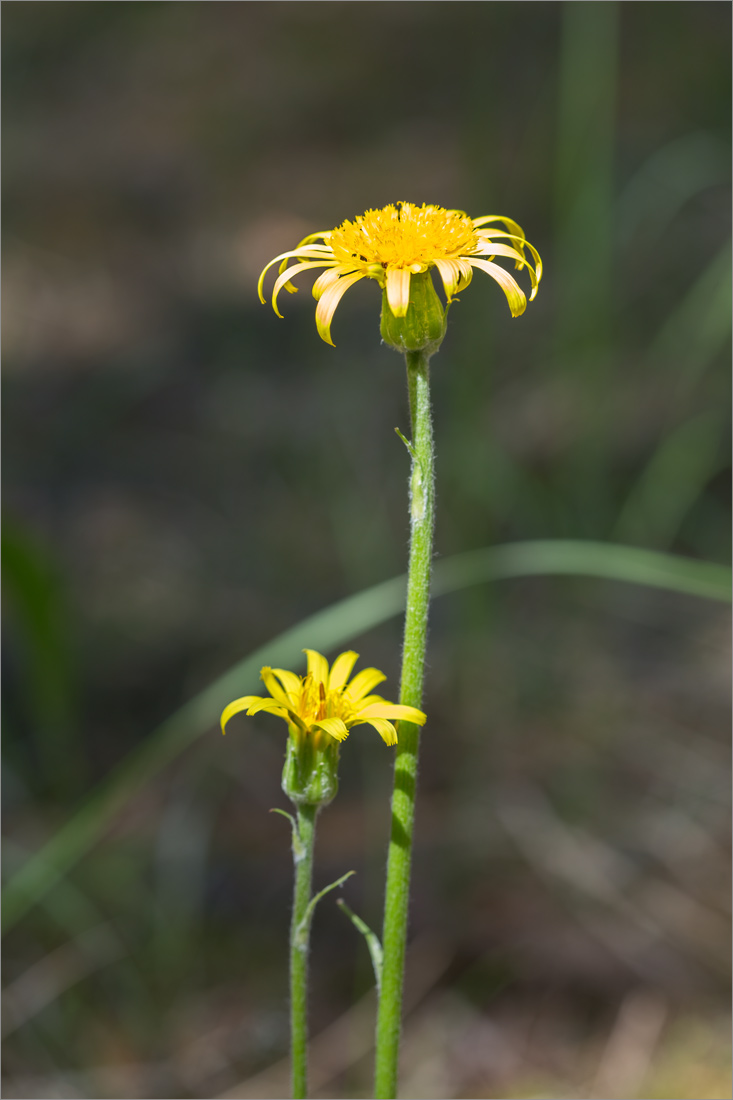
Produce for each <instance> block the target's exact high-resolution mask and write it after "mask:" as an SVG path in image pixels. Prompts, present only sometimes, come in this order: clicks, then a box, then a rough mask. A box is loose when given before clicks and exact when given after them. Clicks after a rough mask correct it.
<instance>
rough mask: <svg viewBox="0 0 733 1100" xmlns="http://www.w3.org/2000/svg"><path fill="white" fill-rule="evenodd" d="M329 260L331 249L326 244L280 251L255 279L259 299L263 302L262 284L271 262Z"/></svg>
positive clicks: (331, 253)
mask: <svg viewBox="0 0 733 1100" xmlns="http://www.w3.org/2000/svg"><path fill="white" fill-rule="evenodd" d="M288 259H294V260H302V259H306V260H321V259H322V260H331V259H333V251H332V250H331V249H330V248H328V247H327V246H326V245H310V246H309V247H308V248H295V249H291V250H290V251H289V252H281V253H280V255H279V256H276V257H275V259H274V260H270V262H269V264H266V265H265V266H264V267H263V269H262V274H261V275H260V277H259V279H258V280H257V293H258V294H259V296H260V301H261V302H262V303H263V304H264V301H265V296H264V294H263V293H262V284H263V283H264V281H265V275H266V274H267V272H268V271H269V270H270V268H271V267H272V265H273V264H276V263H279V262H280V261H281V260H288Z"/></svg>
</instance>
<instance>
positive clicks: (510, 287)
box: [469, 257, 527, 317]
mask: <svg viewBox="0 0 733 1100" xmlns="http://www.w3.org/2000/svg"><path fill="white" fill-rule="evenodd" d="M469 263H470V264H471V266H472V267H480V268H481V270H482V271H485V272H486V274H487V275H490V276H491V278H492V279H496V281H497V283H498V284H499V286H500V287H501V289H502V290H503V291H504V293H505V294H506V298H507V302H508V303H509V309H510V310H511V312H512V317H519V315H520V314H521V313H524V311H525V309H526V308H527V299H526V297H525V295H524V291H523V290H522V288H521V287H520V286H519V284H518V283H517V281H516V279H514V278H513V277H512V276H511V275H510V274H509V272H508V271H505V270H504V268H503V267H499V265H498V264H492V263H491V261H490V260H479V259H474V258H473V257H471V258H470V259H469Z"/></svg>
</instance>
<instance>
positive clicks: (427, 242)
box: [328, 202, 479, 272]
mask: <svg viewBox="0 0 733 1100" xmlns="http://www.w3.org/2000/svg"><path fill="white" fill-rule="evenodd" d="M328 243H329V244H330V246H331V248H332V250H333V254H334V256H335V257H336V259H337V260H339V261H340V262H341V263H348V262H349V261H353V262H354V263H357V264H365V265H367V266H369V265H371V264H381V265H382V267H383V268H385V270H386V269H387V267H409V268H411V269H413V270H415V272H417V271H424V270H426V269H427V267H428V266H429V265H430V264H433V263H435V261H436V259H438V258H444V259H455V258H457V257H458V256H461V255H464V254H465V253H466V252H473V251H474V249H475V248H478V247H479V241H478V238H477V236H476V233H475V232H474V228H473V222H472V221H471V219H470V218H469V217H467V216H466V215H465V214H460V213H458V212H457V211H453V210H444V209H443V208H442V207H441V206H429V205H427V204H423V206H415V205H414V203H411V202H398V203H395V204H390V205H389V206H385V207H384V209H382V210H367V212H366V214H362V215H360V216H359V217H357V218H354V220H353V221H348V220H347V221H345V222H343V224H342V225H340V226H339V227H338V228H337V229H334V230H333V231H332V232H331V234H330V236H329V239H328Z"/></svg>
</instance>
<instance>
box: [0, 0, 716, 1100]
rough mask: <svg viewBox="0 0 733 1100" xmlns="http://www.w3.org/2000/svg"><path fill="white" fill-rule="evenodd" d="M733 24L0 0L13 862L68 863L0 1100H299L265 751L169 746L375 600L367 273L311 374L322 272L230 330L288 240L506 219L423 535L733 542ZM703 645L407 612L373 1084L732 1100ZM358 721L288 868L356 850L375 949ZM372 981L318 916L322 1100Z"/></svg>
mask: <svg viewBox="0 0 733 1100" xmlns="http://www.w3.org/2000/svg"><path fill="white" fill-rule="evenodd" d="M730 20H731V12H730V7H729V5H728V4H722V3H706V2H694V3H693V2H681V3H634V4H631V3H625V4H616V3H613V2H605V3H594V2H591V3H586V2H577V3H544V2H543V3H484V2H482V3H462V2H453V3H444V2H434V3H406V2H405V3H378V2H377V3H363V2H362V3H342V2H333V3H320V2H317V3H311V2H305V3H287V2H286V3H269V4H267V3H218V2H210V3H181V2H177V0H174V2H170V3H158V2H147V3H100V2H88V3H67V2H59V3H35V2H34V3H28V2H16V3H12V4H6V5H5V9H4V20H3V24H4V25H3V30H4V35H3V61H4V83H3V88H4V110H3V121H4V153H5V189H4V229H5V233H4V240H3V253H4V270H3V290H4V311H3V321H4V325H3V329H4V377H3V391H4V419H3V425H4V457H5V462H4V469H3V474H4V482H3V483H4V534H3V579H4V597H5V598H4V615H5V646H4V650H3V660H4V666H3V668H4V688H5V690H4V697H3V717H4V726H5V737H4V756H5V764H4V772H3V778H4V809H5V859H4V868H5V875H6V878H12V877H13V876H14V875H15V873H16V872H18V871H19V870H20V869H21V868H22V867H24V866H28V864H27V861H28V859H29V857H30V856H31V855H32V854H33V853H35V852H38V851H40V850H41V849H42V848H43V846H44V845H45V844H46V843H48V842H49V841H50V842H52V843H53V838H54V837H56V838H58V837H59V835H61V836H62V842H61V847H62V848H63V850H64V851H66V852H67V855H68V851H69V850H70V848H69V845H71V847H73V845H74V843H77V842H78V840H79V837H80V836H86V837H87V840H86V842H82V843H80V844H77V849H75V850H76V851H77V856H74V857H73V858H71V857H70V858H68V859H67V866H65V868H64V869H63V873H61V872H56V873H55V874H54V872H53V866H51V864H46V863H44V860H43V859H42V860H41V861H40V864H39V862H38V861H36V863H35V864H34V865H33V866H34V868H35V870H34V874H35V876H36V877H35V879H34V881H35V883H36V887H37V889H36V892H35V894H34V895H33V898H29V897H27V898H26V899H25V901H24V900H23V894H22V892H21V893H20V895H19V894H18V891H17V890H16V892H15V894H14V895H12V905H11V892H10V891H8V892H7V894H6V897H7V898H8V901H7V911H6V918H7V920H6V928H7V934H6V938H5V968H4V980H5V992H4V1013H3V1030H4V1034H5V1058H4V1072H5V1085H4V1090H5V1095H6V1096H13V1097H141V1098H142V1097H151V1098H152V1097H162V1098H165V1097H172V1096H175V1097H211V1096H225V1097H280V1096H284V1095H287V1088H288V1084H287V1061H286V1055H287V1042H288V1034H287V972H286V940H287V926H288V920H289V895H290V888H291V885H290V884H291V863H290V851H289V836H288V829H287V824H286V823H285V822H283V820H282V819H281V818H279V817H277V815H271V814H268V810H269V809H270V807H273V806H284V805H285V801H284V798H283V795H282V793H281V791H280V786H279V784H280V771H281V762H282V757H283V749H284V740H283V737H284V730H283V728H281V724H280V723H278V722H276V721H275V720H274V719H273V720H269V719H268V718H267V716H260V717H258V718H256V719H249V720H246V719H243V718H240V719H235V721H234V722H233V723H232V725H231V727H230V730H229V735H228V736H227V738H226V740H223V739H222V738H221V735H220V734H219V733H218V732H217V728H216V714H217V709H221V707H222V706H223V705H224V704H225V703H227V702H228V701H229V700H230V699H231V698H232V696H233V695H234V694H242V693H245V692H248V691H253V690H254V691H256V690H257V681H256V677H255V678H253V677H252V675H251V673H248V675H247V676H244V675H243V676H242V682H241V689H240V690H236V691H228V692H226V693H225V692H221V691H220V693H219V696H217V697H216V698H213V700H212V699H211V698H209V700H208V704H207V707H208V709H207V708H206V707H204V708H203V710H204V711H205V713H206V718H205V720H203V719H201V720H199V715H200V713H201V712H202V708H199V710H198V711H196V713H195V714H194V715H193V717H191V713H190V712H187V713H188V714H189V727H190V728H189V730H188V732H187V733H186V732H185V731H184V734H181V733H180V729H181V724H180V722H179V723H178V725H177V724H176V721H173V722H172V723H171V722H169V723H168V724H167V725H162V726H161V724H162V723H164V722H165V720H166V719H168V718H169V716H170V715H172V714H174V712H175V711H176V710H177V708H179V707H180V706H181V705H182V704H184V703H186V702H187V701H188V700H191V699H194V698H196V697H197V695H198V693H200V692H201V691H203V690H204V689H206V688H207V686H208V685H211V684H212V683H215V681H216V679H217V677H219V676H221V675H222V674H223V673H225V672H226V671H227V670H228V669H230V668H232V666H234V665H235V664H236V662H238V661H241V660H242V659H243V658H244V657H246V656H247V655H248V654H250V653H252V652H253V651H254V650H256V649H257V648H258V647H261V646H263V645H265V644H266V643H268V642H269V640H270V639H272V638H275V637H276V636H277V635H279V634H280V633H282V632H283V631H286V630H288V629H289V628H291V627H293V626H296V625H297V624H298V623H299V622H300V621H301V620H303V619H304V618H305V617H307V616H309V615H313V614H315V613H317V612H318V611H319V610H320V609H322V608H324V607H326V606H328V605H329V604H332V603H333V602H334V601H337V600H340V599H342V598H343V597H346V596H349V595H352V594H354V593H357V592H359V591H361V590H363V589H365V588H368V587H369V586H371V585H375V584H377V583H378V582H380V581H383V580H385V579H387V578H390V577H393V576H396V575H397V574H400V573H401V572H402V571H403V570H404V568H405V561H406V547H407V536H408V531H407V524H406V515H405V511H406V508H405V485H406V477H407V472H408V466H407V456H406V454H405V451H404V448H403V446H402V444H401V443H400V442H399V440H398V439H397V438H396V436H395V434H394V427H395V426H396V425H398V426H400V428H401V429H402V430H403V431H405V432H407V431H408V414H407V409H406V393H405V384H404V377H403V373H404V369H403V365H402V362H401V360H400V359H399V357H398V356H396V355H395V354H394V353H393V352H392V351H390V350H389V349H387V348H385V347H382V346H380V341H379V328H378V322H379V291H378V288H377V287H376V285H375V284H374V283H372V282H368V281H366V280H365V281H362V282H361V283H359V284H358V285H357V286H356V287H355V288H354V289H353V290H351V291H350V292H349V294H348V295H347V296H346V297H345V298H344V300H343V302H342V304H341V305H340V307H339V309H338V311H337V314H336V318H335V322H334V326H333V336H334V339H335V342H336V345H337V347H336V348H335V349H334V348H330V347H327V346H326V345H325V344H323V343H322V342H321V341H320V340H319V338H318V336H317V333H316V329H315V324H314V303H313V299H312V297H311V296H310V292H309V286H310V284H309V280H308V278H307V276H306V277H303V278H301V281H300V285H301V292H300V294H298V295H296V296H292V297H291V296H288V295H283V298H282V304H283V308H284V312H285V315H286V316H285V320H279V319H278V318H277V317H276V316H275V315H274V313H273V312H272V310H271V309H270V307H269V305H268V306H267V307H265V306H261V305H260V303H259V301H258V300H257V297H256V293H255V282H256V278H257V275H258V274H259V271H260V270H261V268H262V266H263V265H264V264H265V263H266V262H267V261H268V260H269V259H270V258H271V257H272V256H274V255H275V254H277V253H278V252H280V251H282V250H284V249H287V248H290V247H292V246H293V245H294V244H295V243H296V242H297V241H298V240H300V239H301V238H302V237H303V236H304V235H305V234H306V233H308V232H311V231H314V230H318V229H327V228H330V227H332V226H334V225H336V224H338V223H339V222H340V221H342V220H343V219H344V218H346V217H353V216H354V215H356V214H358V213H361V212H363V211H364V210H365V209H366V208H368V207H378V206H382V205H384V204H385V203H387V202H393V201H396V200H402V199H409V200H411V201H414V202H417V203H422V202H434V203H438V204H442V205H445V206H448V207H459V208H461V209H464V210H467V211H468V212H469V213H471V214H472V215H473V216H478V215H481V214H495V213H498V214H506V215H509V216H510V217H512V218H515V219H516V220H517V221H518V222H519V223H520V224H521V225H522V226H523V227H524V229H525V230H526V232H527V235H528V237H529V239H530V240H531V241H532V242H533V243H534V244H535V245H536V246H537V247H538V248H539V251H540V253H541V254H542V257H543V260H544V262H545V268H546V275H545V279H544V281H543V283H542V286H541V288H540V292H539V295H538V297H537V299H536V301H535V302H534V303H533V304H532V305H531V306H530V307H529V309H528V311H527V313H526V314H525V316H524V317H522V318H521V319H520V320H517V321H512V319H511V317H510V315H509V311H508V309H507V305H506V301H505V299H504V296H503V294H502V293H501V291H500V290H499V288H498V287H497V286H496V285H495V284H494V283H493V282H492V281H491V280H490V279H488V278H484V277H483V276H482V275H481V273H477V274H476V277H475V278H474V281H473V284H472V286H471V287H470V289H469V290H468V291H467V292H466V293H465V294H464V295H462V297H461V300H460V302H459V303H458V304H456V305H455V306H454V307H453V308H452V310H451V315H450V324H449V331H448V335H447V338H446V340H445V343H444V345H443V348H442V350H441V353H440V355H439V356H438V357H437V358H436V359H435V360H434V365H433V366H434V369H433V377H434V400H435V430H436V435H437V449H438V520H437V531H436V551H437V554H438V555H439V556H440V557H441V558H447V557H449V556H450V555H452V554H454V553H458V552H461V551H466V550H472V549H478V548H481V547H486V546H491V545H496V544H503V543H510V542H516V541H525V540H534V539H551V538H562V539H585V540H589V539H592V540H602V541H608V542H612V543H625V544H629V545H633V546H639V547H645V548H649V549H653V550H659V551H665V552H670V553H674V554H677V555H680V556H683V557H685V558H688V559H698V560H700V561H709V562H716V563H720V564H725V563H728V562H729V560H730V556H729V555H730V547H729V541H730V518H729V498H730V432H729V419H730V416H729V408H730V392H729V361H730V294H731V286H730V188H729V184H730V168H729V165H730V147H729V146H730V141H729V138H730V96H731V79H730V77H731V73H730ZM400 636H401V623H400V620H399V618H398V617H393V618H392V619H390V620H389V621H386V622H384V623H382V624H381V625H379V626H376V627H374V628H373V629H371V630H370V631H369V632H367V633H364V632H363V629H361V628H358V627H355V632H354V633H353V635H348V636H345V637H344V638H343V640H342V642H341V644H340V645H339V646H337V647H335V648H332V649H331V650H330V651H329V656H330V657H332V656H334V655H335V653H336V652H339V650H340V649H345V648H350V647H353V648H356V649H357V650H358V651H359V652H360V653H361V654H362V655H363V658H362V661H363V663H366V664H370V665H371V664H375V665H377V666H378V667H380V668H383V669H384V670H385V671H386V672H387V673H388V676H389V680H388V683H387V685H386V688H387V694H394V693H396V691H397V685H398V673H399V659H400ZM301 644H303V643H301ZM729 660H730V647H729V633H728V610H727V608H726V606H725V604H724V603H722V602H717V601H715V600H711V599H702V598H698V597H695V596H691V595H683V594H680V593H675V592H669V591H664V590H662V589H657V588H650V587H640V586H638V585H628V584H622V583H619V582H613V581H606V580H594V579H588V578H585V579H583V578H579V577H566V578H557V577H555V578H553V577H533V578H526V579H514V580H503V581H499V582H497V583H495V584H491V585H488V584H485V585H481V586H475V587H472V588H467V589H465V590H464V591H463V592H461V593H455V594H453V595H445V596H441V597H440V598H439V599H436V601H435V603H434V606H433V611H432V628H431V636H430V651H429V671H428V679H427V696H426V702H425V706H426V709H427V710H428V712H429V714H430V724H429V727H428V729H427V730H426V733H425V737H424V748H423V758H422V771H421V779H420V793H419V803H418V833H417V837H418V839H417V849H416V857H415V873H414V886H413V903H412V924H411V943H410V949H409V954H408V1015H407V1020H406V1027H405V1036H404V1058H403V1076H402V1095H404V1096H407V1097H426V1098H427V1097H574V1096H577V1097H589V1096H595V1097H697V1098H704V1097H730V1096H731V1091H730V1041H729V1007H728V1006H729V954H730V927H729V918H730V876H729V847H730V845H729V820H730V810H729V774H730V772H729V735H728V724H729V723H728V691H729V671H728V670H729ZM257 667H259V663H258V664H257ZM291 667H297V666H296V665H291ZM237 687H238V688H239V687H240V685H239V684H237ZM370 734H371V731H370V730H369V729H368V727H364V728H362V729H360V730H357V731H356V732H355V733H354V734H353V735H352V737H351V739H350V740H349V742H348V743H347V745H346V746H345V748H344V751H343V753H342V769H341V773H342V789H341V793H340V795H339V797H338V799H337V800H336V802H334V804H333V805H332V806H331V807H330V808H329V809H328V810H327V811H326V812H324V814H323V815H322V817H321V822H320V831H319V840H318V851H317V875H316V878H317V883H318V884H319V885H325V884H326V883H327V882H330V881H331V880H332V879H333V878H335V877H337V876H338V875H340V874H342V873H343V872H345V871H346V870H349V869H352V868H353V869H354V870H356V871H357V875H356V876H355V877H354V878H353V879H352V880H350V881H349V883H348V884H347V886H346V888H345V892H344V897H345V898H346V899H347V900H348V902H349V904H350V905H352V907H353V908H355V909H356V910H357V911H358V912H359V913H360V914H361V915H362V916H363V917H364V918H365V919H366V920H367V921H368V922H370V923H371V924H373V925H374V926H377V927H378V925H379V922H380V910H381V900H382V898H381V890H382V874H383V866H384V857H385V846H386V841H387V833H388V827H389V813H388V807H387V798H388V793H389V788H390V780H391V756H390V754H389V752H388V751H387V750H386V749H385V747H384V745H383V744H382V743H381V742H380V741H379V739H378V738H377V737H376V735H371V736H370ZM135 754H137V755H135ZM129 761H132V764H130V763H129ZM119 765H121V766H122V768H123V771H122V772H121V773H120V772H119V771H118V772H116V771H115V769H116V768H117V767H118V766H119ZM125 769H126V770H125ZM120 776H122V778H120ZM109 777H112V778H111V779H110V778H109ZM104 784H107V786H104ZM89 799H91V802H90V801H88V800H89ZM95 815H96V817H95ZM95 823H96V824H95ZM62 828H65V832H64V833H62V834H60V830H61V829H62ZM85 830H86V832H85ZM95 830H96V831H95ZM74 838H76V839H74ZM49 868H50V869H49ZM44 875H45V876H46V877H45V878H44ZM39 884H40V885H39ZM19 897H20V903H18V899H19ZM371 984H372V981H371V975H370V968H369V961H368V957H367V953H366V950H365V948H364V944H363V942H362V941H361V939H360V937H358V936H357V934H356V933H355V931H354V929H353V928H352V927H351V925H349V924H348V922H347V921H346V920H345V919H344V917H343V915H342V914H341V913H340V912H339V911H338V909H337V908H336V906H335V905H334V904H333V900H332V898H331V897H329V898H328V899H326V900H325V901H324V902H323V903H322V904H321V906H320V908H319V911H318V913H317V918H316V921H315V926H314V939H313V977H312V1013H311V1023H312V1032H313V1036H314V1043H313V1056H312V1075H313V1086H314V1094H315V1095H317V1096H322V1097H339V1096H368V1095H370V1088H371V1062H370V1043H371V1037H372V1028H373V1014H374V1002H373V999H372V993H371V992H370V990H371Z"/></svg>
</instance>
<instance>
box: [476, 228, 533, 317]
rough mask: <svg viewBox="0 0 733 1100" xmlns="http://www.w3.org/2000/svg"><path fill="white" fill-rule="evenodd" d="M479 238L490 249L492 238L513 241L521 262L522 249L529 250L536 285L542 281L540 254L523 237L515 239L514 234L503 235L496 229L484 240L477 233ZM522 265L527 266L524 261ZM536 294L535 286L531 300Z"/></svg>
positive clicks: (502, 232) (503, 233)
mask: <svg viewBox="0 0 733 1100" xmlns="http://www.w3.org/2000/svg"><path fill="white" fill-rule="evenodd" d="M479 237H480V238H481V240H482V241H483V243H485V244H486V246H487V247H488V248H491V244H492V242H493V238H494V237H502V238H505V239H506V240H509V241H514V247H515V248H516V249H517V251H518V252H521V253H522V259H523V260H524V249H525V248H527V249H529V251H530V252H531V253H532V259H533V260H534V262H535V274H536V276H537V282H538V283H539V282H540V280H541V279H542V258H541V257H540V254H539V252H538V251H537V249H536V248H535V246H534V245H533V244H530V243H529V241H528V240H526V239H525V238H524V237H517V236H516V235H515V234H514V233H505V232H504V231H503V230H502V229H498V230H497V229H492V230H491V231H490V235H489V236H487V237H486V238H484V237H483V235H482V234H481V233H479ZM524 263H525V264H527V261H526V260H524ZM519 266H520V265H519V264H518V263H517V267H519ZM527 267H529V264H527ZM536 293H537V288H536V286H535V289H534V291H533V292H532V298H534V296H535V294H536ZM531 300H532V299H530V301H531Z"/></svg>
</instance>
